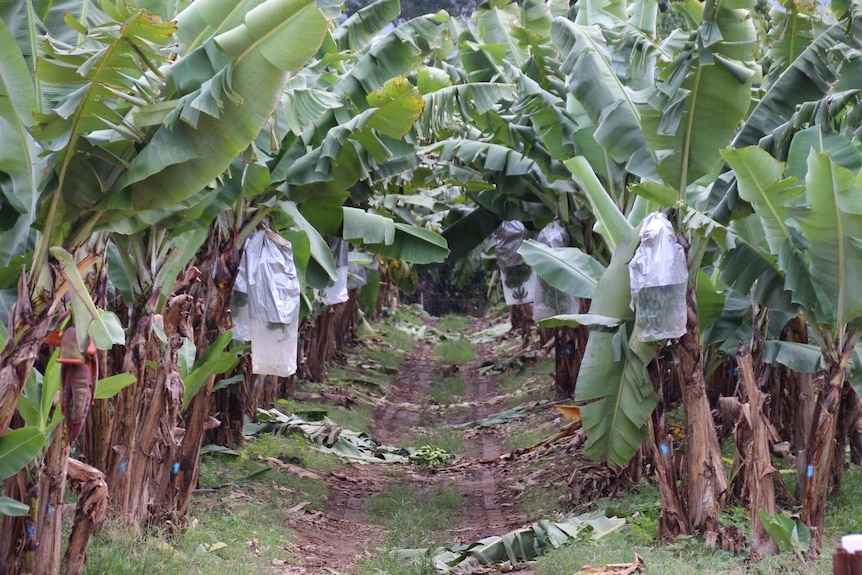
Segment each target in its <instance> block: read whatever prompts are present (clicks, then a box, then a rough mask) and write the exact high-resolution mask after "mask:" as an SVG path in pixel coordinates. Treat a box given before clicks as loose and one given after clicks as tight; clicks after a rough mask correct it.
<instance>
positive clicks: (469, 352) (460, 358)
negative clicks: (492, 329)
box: [434, 337, 476, 365]
mask: <svg viewBox="0 0 862 575" xmlns="http://www.w3.org/2000/svg"><path fill="white" fill-rule="evenodd" d="M434 355H435V356H436V357H437V363H438V364H439V365H465V364H467V363H470V362H471V361H473V360H474V359H476V344H475V343H473V342H472V341H470V340H468V339H467V338H465V337H461V338H458V339H457V340H447V341H441V342H440V343H438V344H437V345H436V346H435V347H434Z"/></svg>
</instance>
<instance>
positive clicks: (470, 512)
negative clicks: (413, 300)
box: [287, 342, 533, 575]
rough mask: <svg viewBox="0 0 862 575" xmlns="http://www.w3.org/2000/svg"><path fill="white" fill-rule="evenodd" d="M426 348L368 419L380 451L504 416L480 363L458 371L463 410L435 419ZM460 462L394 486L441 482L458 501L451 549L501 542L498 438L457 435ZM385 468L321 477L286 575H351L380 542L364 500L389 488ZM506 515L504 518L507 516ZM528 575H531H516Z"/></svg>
mask: <svg viewBox="0 0 862 575" xmlns="http://www.w3.org/2000/svg"><path fill="white" fill-rule="evenodd" d="M431 348H432V345H431V344H429V343H427V342H421V343H420V344H419V346H418V347H417V348H416V350H415V351H414V352H412V353H410V354H409V355H408V356H407V357H406V358H405V361H404V363H403V364H402V365H401V367H400V368H399V373H398V384H397V386H395V388H394V389H393V391H392V392H391V393H390V395H389V396H388V397H387V398H386V404H385V405H384V406H382V407H380V408H378V409H377V411H376V412H375V421H374V424H373V426H372V433H373V435H374V437H375V439H376V440H377V441H378V442H379V443H381V444H395V443H397V441H398V439H399V438H400V437H403V436H404V435H405V433H409V432H410V431H411V430H412V429H413V428H417V427H420V426H421V425H424V424H426V423H431V424H432V425H440V424H445V423H448V424H459V423H464V422H467V421H475V420H478V419H483V418H486V417H488V416H490V415H492V414H494V413H496V412H498V411H501V410H502V409H504V408H503V407H502V406H500V405H497V404H495V403H494V399H495V398H496V396H497V389H496V386H497V379H496V377H495V376H493V375H482V374H481V373H479V367H480V366H481V362H482V359H477V360H475V361H473V362H472V363H470V364H468V365H466V366H464V367H463V368H461V369H460V374H461V377H462V379H463V380H464V383H465V387H466V389H467V397H466V398H465V399H466V400H467V402H468V404H469V405H470V407H469V409H466V410H463V411H461V412H459V413H458V414H457V415H456V416H454V417H450V418H446V417H445V416H444V415H442V414H441V413H440V412H436V413H432V412H431V410H428V409H425V408H424V407H423V406H428V405H430V404H431V403H432V402H431V400H430V398H429V397H428V391H429V389H430V387H431V385H432V383H433V381H434V376H435V372H436V371H437V370H439V367H438V366H437V365H436V362H435V360H434V358H433V356H432V354H431ZM492 353H493V352H492V350H491V346H490V345H488V344H484V345H482V346H480V349H479V353H478V357H479V358H487V357H489V355H490V354H492ZM463 435H464V438H465V440H466V443H467V445H468V453H467V457H466V458H464V459H462V460H461V461H459V462H458V464H456V465H452V466H449V467H442V468H436V469H435V470H434V471H433V472H413V471H409V472H408V473H407V474H406V476H404V477H403V478H402V479H399V481H410V482H415V483H421V484H422V485H425V486H427V485H428V484H435V483H443V484H445V485H447V486H449V487H453V488H455V489H456V490H457V492H458V493H459V494H460V495H461V496H462V497H463V501H464V512H463V515H462V518H461V521H460V522H459V524H458V526H457V527H455V528H453V529H451V530H450V531H449V538H450V540H451V542H452V543H456V542H461V543H472V542H473V541H476V540H478V539H481V538H483V537H488V536H490V535H502V534H504V533H508V532H509V531H512V530H513V529H516V528H518V527H520V526H521V524H520V523H518V518H517V514H516V513H512V512H511V511H513V510H509V509H508V507H509V506H510V504H506V503H504V502H502V501H501V498H500V494H501V492H503V491H504V490H503V489H502V486H501V482H503V481H504V478H505V471H504V469H503V466H504V465H505V464H504V463H498V462H492V461H493V460H496V458H498V457H499V456H500V455H501V454H502V453H503V432H502V431H501V429H500V428H499V427H498V428H490V429H482V430H471V431H465V432H464V434H463ZM386 471H387V466H386V465H376V464H371V465H352V466H350V467H349V468H348V469H346V470H344V471H343V472H340V473H332V474H330V476H329V477H328V478H327V486H328V503H327V508H326V510H325V512H323V513H316V514H310V515H313V516H312V517H309V518H308V519H309V520H310V523H311V524H310V525H309V527H308V528H307V529H304V530H303V531H305V534H304V536H303V537H302V538H301V541H300V542H299V543H298V544H297V545H298V547H299V548H298V551H299V553H298V555H299V556H301V557H305V563H304V566H303V567H293V568H292V569H293V570H292V571H287V573H295V574H306V573H308V574H310V573H322V574H325V573H328V574H332V573H336V574H341V575H347V574H349V573H353V572H354V570H353V566H354V565H355V563H356V562H357V561H358V560H359V559H361V558H363V557H367V556H369V554H370V553H371V551H369V550H373V549H375V548H378V547H379V546H380V545H381V542H382V541H383V540H384V539H385V533H383V532H381V530H380V529H379V528H377V527H376V526H373V525H370V524H367V523H365V522H364V521H365V518H364V514H363V508H364V504H365V501H366V500H367V499H368V498H369V497H371V496H373V495H375V494H377V493H380V492H382V491H383V490H384V489H385V487H386V485H387V484H389V483H391V482H393V481H395V480H394V479H392V477H391V475H387V473H386ZM507 511H510V513H509V514H508V515H507ZM520 573H522V574H523V575H530V574H531V573H533V571H531V570H529V569H526V570H522V571H520Z"/></svg>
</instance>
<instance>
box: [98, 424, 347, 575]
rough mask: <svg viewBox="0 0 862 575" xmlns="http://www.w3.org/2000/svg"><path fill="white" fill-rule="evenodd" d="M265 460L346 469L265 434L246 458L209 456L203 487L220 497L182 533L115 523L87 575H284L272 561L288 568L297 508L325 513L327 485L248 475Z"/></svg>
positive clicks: (197, 508) (196, 512) (208, 497)
mask: <svg viewBox="0 0 862 575" xmlns="http://www.w3.org/2000/svg"><path fill="white" fill-rule="evenodd" d="M259 456H263V457H275V458H277V459H279V460H281V461H283V462H286V463H292V464H293V465H297V466H300V467H303V468H305V469H309V470H314V471H316V472H320V473H323V472H326V471H330V470H335V469H338V468H340V467H341V465H342V464H341V463H340V462H339V461H338V459H337V458H335V457H334V456H331V455H328V454H325V453H320V452H317V451H314V450H310V449H308V445H307V442H306V441H305V440H304V439H301V438H298V437H294V436H275V435H263V436H261V437H260V438H258V439H256V440H253V441H251V442H250V443H249V444H247V445H246V446H244V447H243V448H242V449H240V451H239V456H234V457H230V456H224V455H210V456H204V457H203V458H202V460H201V487H202V488H204V489H206V488H216V490H215V491H211V492H205V493H200V494H197V495H195V496H194V498H193V500H192V504H191V513H190V514H189V518H188V519H189V526H188V528H186V529H185V530H183V531H180V532H178V533H170V532H168V531H166V530H164V531H152V532H149V533H147V534H146V536H145V537H143V538H140V537H138V535H137V532H136V530H135V529H134V528H130V527H128V526H126V525H123V524H121V523H119V522H116V523H109V524H108V525H107V526H106V527H105V528H104V529H102V530H100V531H99V532H98V534H97V535H96V536H95V537H94V539H93V541H92V544H91V546H90V553H89V555H88V559H87V563H86V567H85V569H84V573H85V574H87V575H115V574H117V573H147V574H150V575H157V574H158V575H160V574H168V573H170V574H175V573H182V574H183V575H210V574H212V573H216V572H219V573H230V574H231V575H259V574H262V573H263V574H266V573H273V574H275V573H278V572H279V570H278V569H276V568H275V567H273V561H288V560H290V555H289V554H288V552H287V551H286V548H289V547H290V545H291V539H292V538H291V529H290V528H289V527H286V526H287V524H288V522H289V521H290V520H291V517H292V513H291V511H290V509H291V507H293V506H294V505H296V504H297V503H299V502H303V501H305V502H307V504H306V505H305V508H306V509H323V508H324V507H325V505H326V485H325V484H324V483H323V482H322V481H318V480H315V479H311V478H307V477H297V476H295V475H292V474H290V473H288V472H287V471H286V470H283V469H272V470H271V471H269V472H267V473H266V474H264V475H261V476H258V477H257V478H256V479H253V480H248V476H249V474H252V473H254V472H255V471H258V470H260V469H261V468H263V467H264V466H263V465H262V464H261V462H260V460H259V459H258V457H259Z"/></svg>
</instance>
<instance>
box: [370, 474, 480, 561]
mask: <svg viewBox="0 0 862 575" xmlns="http://www.w3.org/2000/svg"><path fill="white" fill-rule="evenodd" d="M463 504H464V502H463V500H462V498H461V495H459V494H458V492H457V491H456V490H455V489H454V488H452V487H449V486H446V485H436V486H433V487H425V488H422V487H419V486H416V485H412V484H396V485H393V486H391V487H389V488H388V489H387V490H386V491H384V492H383V493H380V494H378V495H375V496H373V497H371V498H370V499H369V500H368V501H367V502H366V503H365V514H366V515H367V516H368V519H369V520H370V521H373V522H374V523H377V524H378V525H382V526H383V527H384V528H385V529H386V531H387V539H386V543H387V546H388V547H389V548H390V549H413V548H417V547H433V546H434V544H435V543H437V542H440V541H443V540H445V533H446V530H447V529H451V528H453V527H457V525H458V512H459V511H460V510H461V508H462V506H463Z"/></svg>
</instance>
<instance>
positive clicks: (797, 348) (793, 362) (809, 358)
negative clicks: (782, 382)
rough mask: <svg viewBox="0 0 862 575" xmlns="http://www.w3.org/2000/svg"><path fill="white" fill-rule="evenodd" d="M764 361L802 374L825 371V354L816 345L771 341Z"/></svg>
mask: <svg viewBox="0 0 862 575" xmlns="http://www.w3.org/2000/svg"><path fill="white" fill-rule="evenodd" d="M763 361H765V362H766V363H771V364H781V365H784V366H786V367H789V368H790V369H792V370H794V371H799V372H802V373H817V372H818V371H820V370H821V369H823V352H822V351H821V350H820V348H819V347H818V346H816V345H809V344H806V343H797V342H793V341H781V340H777V339H769V340H767V341H766V342H765V345H764V350H763Z"/></svg>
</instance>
